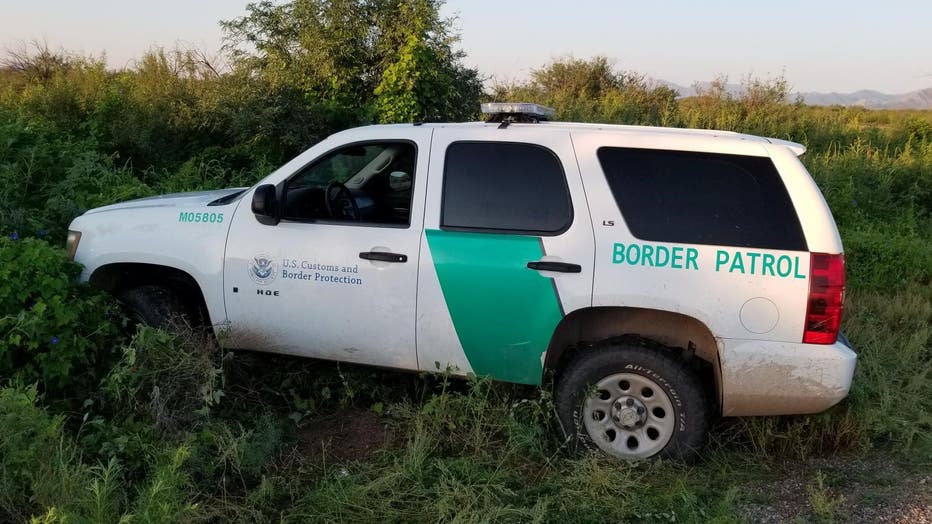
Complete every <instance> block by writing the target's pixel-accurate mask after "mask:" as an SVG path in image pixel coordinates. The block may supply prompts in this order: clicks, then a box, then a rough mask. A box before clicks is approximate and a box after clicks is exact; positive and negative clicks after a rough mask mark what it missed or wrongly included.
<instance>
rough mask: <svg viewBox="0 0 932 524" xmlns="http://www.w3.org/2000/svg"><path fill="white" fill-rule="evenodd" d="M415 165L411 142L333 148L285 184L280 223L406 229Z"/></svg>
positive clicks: (372, 143) (415, 150) (415, 152)
mask: <svg viewBox="0 0 932 524" xmlns="http://www.w3.org/2000/svg"><path fill="white" fill-rule="evenodd" d="M416 160H417V149H416V148H415V146H414V144H413V143H411V142H402V141H390V142H366V143H362V144H353V145H349V146H344V147H341V148H339V149H336V150H334V151H332V152H330V153H328V154H327V155H325V156H324V157H323V158H320V159H318V160H317V161H315V162H313V163H312V164H310V165H308V166H306V167H305V168H303V169H302V170H301V171H299V172H298V173H297V174H295V175H294V176H292V177H291V178H290V179H289V180H288V181H287V182H286V183H285V191H284V196H283V198H284V208H283V214H282V218H283V219H284V220H293V221H305V222H313V221H328V222H330V221H335V222H361V223H369V224H373V223H374V224H387V225H396V226H407V225H408V224H409V223H410V219H411V197H412V190H413V189H414V166H415V163H416Z"/></svg>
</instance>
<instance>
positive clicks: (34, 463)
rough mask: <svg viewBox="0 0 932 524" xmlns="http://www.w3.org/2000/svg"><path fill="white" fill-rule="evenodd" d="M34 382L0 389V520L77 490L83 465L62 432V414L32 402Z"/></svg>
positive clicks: (19, 515) (22, 514) (20, 518)
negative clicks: (53, 414)
mask: <svg viewBox="0 0 932 524" xmlns="http://www.w3.org/2000/svg"><path fill="white" fill-rule="evenodd" d="M37 397H38V394H37V392H36V388H35V386H30V387H24V386H22V385H18V386H7V387H3V388H2V389H0V521H2V522H14V521H15V522H22V521H23V520H25V519H26V518H28V517H29V515H30V514H32V513H33V512H34V511H35V510H37V509H39V508H44V507H47V506H48V505H50V504H53V503H56V502H61V501H63V500H65V499H67V498H68V497H70V496H74V495H77V493H78V492H79V491H80V489H81V488H82V487H83V486H82V484H83V483H84V481H85V478H84V476H85V474H86V471H85V470H84V469H83V468H82V467H81V466H80V465H79V463H77V461H76V456H75V451H74V449H73V446H71V445H70V443H69V442H68V441H67V439H65V437H64V436H63V434H62V422H63V419H62V417H60V416H52V415H49V414H48V413H47V412H46V411H45V409H43V408H41V407H39V406H37V405H36V401H37Z"/></svg>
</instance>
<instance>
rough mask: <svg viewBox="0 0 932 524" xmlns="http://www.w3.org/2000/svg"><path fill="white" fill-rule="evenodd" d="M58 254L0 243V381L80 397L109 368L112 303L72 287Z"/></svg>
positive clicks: (72, 272) (40, 245) (37, 244)
mask: <svg viewBox="0 0 932 524" xmlns="http://www.w3.org/2000/svg"><path fill="white" fill-rule="evenodd" d="M80 271H81V270H80V268H79V267H78V266H77V265H76V264H74V263H72V262H70V261H68V259H67V257H66V255H65V252H64V250H62V249H60V248H56V247H52V246H50V245H49V244H48V243H46V242H44V241H42V240H38V239H32V238H27V239H21V240H16V239H14V238H10V237H0V282H4V285H3V286H2V287H0V376H4V377H11V376H15V377H19V378H21V379H22V380H24V381H25V382H27V383H32V382H38V383H39V385H40V386H41V387H42V389H43V391H45V392H47V393H49V394H52V395H53V396H60V395H68V396H71V397H80V396H81V395H83V394H84V393H86V392H87V391H89V390H90V389H91V388H93V387H95V386H96V385H97V381H98V379H99V377H101V376H102V375H103V374H104V373H105V372H106V370H107V369H109V365H110V364H111V363H112V362H113V357H114V356H115V354H114V348H115V347H118V345H119V343H120V340H121V337H122V328H123V323H124V321H123V316H122V315H121V313H120V312H119V310H118V308H117V307H116V305H115V304H114V302H113V301H112V300H111V299H110V298H108V297H106V296H105V295H103V294H102V293H100V292H96V291H94V290H92V289H90V288H89V287H87V286H86V285H83V284H78V283H77V282H76V278H77V276H78V274H79V273H80Z"/></svg>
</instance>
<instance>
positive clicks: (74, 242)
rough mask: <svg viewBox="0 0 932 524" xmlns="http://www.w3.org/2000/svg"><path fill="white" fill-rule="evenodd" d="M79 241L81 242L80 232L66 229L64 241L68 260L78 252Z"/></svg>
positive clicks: (72, 258)
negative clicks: (66, 233)
mask: <svg viewBox="0 0 932 524" xmlns="http://www.w3.org/2000/svg"><path fill="white" fill-rule="evenodd" d="M79 242H81V232H80V231H68V240H67V241H66V242H65V250H67V251H68V260H74V254H75V253H77V252H78V243H79Z"/></svg>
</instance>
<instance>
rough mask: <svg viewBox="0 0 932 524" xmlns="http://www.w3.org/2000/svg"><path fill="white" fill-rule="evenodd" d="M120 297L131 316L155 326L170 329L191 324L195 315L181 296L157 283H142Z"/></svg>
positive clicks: (142, 322) (140, 321)
mask: <svg viewBox="0 0 932 524" xmlns="http://www.w3.org/2000/svg"><path fill="white" fill-rule="evenodd" d="M119 299H120V301H121V302H123V304H124V305H125V306H126V307H127V309H129V312H130V314H131V317H132V318H133V319H134V320H136V321H137V322H139V323H141V324H145V325H147V326H150V327H154V328H161V329H170V328H172V327H177V326H178V325H179V324H180V325H185V324H190V322H191V321H192V320H193V316H192V314H191V312H190V311H189V308H188V307H187V306H186V305H185V302H184V301H183V300H182V298H181V296H180V295H179V294H178V293H176V292H174V291H173V290H171V289H168V288H166V287H162V286H157V285H142V286H137V287H133V288H130V289H127V290H126V291H124V292H122V293H120V295H119Z"/></svg>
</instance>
